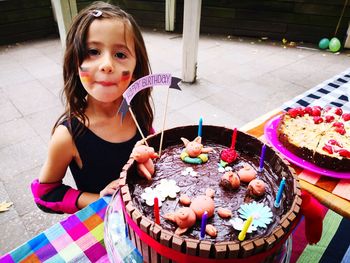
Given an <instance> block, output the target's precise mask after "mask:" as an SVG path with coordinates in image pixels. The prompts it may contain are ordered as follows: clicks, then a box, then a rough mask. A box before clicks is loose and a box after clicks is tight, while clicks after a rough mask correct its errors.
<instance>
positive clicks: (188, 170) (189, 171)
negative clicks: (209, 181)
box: [181, 167, 198, 177]
mask: <svg viewBox="0 0 350 263" xmlns="http://www.w3.org/2000/svg"><path fill="white" fill-rule="evenodd" d="M181 175H183V176H186V175H191V176H194V177H196V176H198V173H197V172H196V171H194V170H193V168H192V167H187V168H186V169H185V170H183V171H182V172H181Z"/></svg>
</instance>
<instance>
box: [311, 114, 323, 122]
mask: <svg viewBox="0 0 350 263" xmlns="http://www.w3.org/2000/svg"><path fill="white" fill-rule="evenodd" d="M313 119H314V123H315V124H320V123H322V122H323V119H322V117H319V116H315V117H314V118H313Z"/></svg>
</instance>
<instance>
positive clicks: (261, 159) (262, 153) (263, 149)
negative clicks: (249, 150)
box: [258, 144, 266, 173]
mask: <svg viewBox="0 0 350 263" xmlns="http://www.w3.org/2000/svg"><path fill="white" fill-rule="evenodd" d="M265 152H266V144H264V145H263V146H262V148H261V156H260V163H259V169H258V172H260V173H261V172H262V171H263V168H264V159H265Z"/></svg>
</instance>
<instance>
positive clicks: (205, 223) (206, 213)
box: [200, 211, 208, 239]
mask: <svg viewBox="0 0 350 263" xmlns="http://www.w3.org/2000/svg"><path fill="white" fill-rule="evenodd" d="M207 220H208V212H207V211H205V212H204V213H203V215H202V223H201V234H200V235H201V236H200V239H203V238H204V236H205V228H206V226H207Z"/></svg>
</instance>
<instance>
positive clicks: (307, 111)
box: [304, 106, 312, 116]
mask: <svg viewBox="0 0 350 263" xmlns="http://www.w3.org/2000/svg"><path fill="white" fill-rule="evenodd" d="M304 112H305V114H309V115H310V116H311V115H312V108H311V107H310V106H307V107H306V108H305V109H304Z"/></svg>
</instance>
